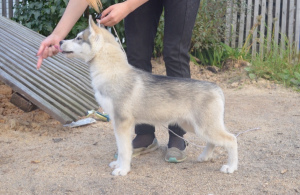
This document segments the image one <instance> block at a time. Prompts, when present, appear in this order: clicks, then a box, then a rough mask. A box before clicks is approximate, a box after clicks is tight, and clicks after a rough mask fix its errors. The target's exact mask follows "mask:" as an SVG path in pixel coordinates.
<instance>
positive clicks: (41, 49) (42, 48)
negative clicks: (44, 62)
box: [36, 43, 45, 56]
mask: <svg viewBox="0 0 300 195" xmlns="http://www.w3.org/2000/svg"><path fill="white" fill-rule="evenodd" d="M44 49H45V44H44V43H41V45H40V48H39V50H38V52H37V53H36V56H40V55H41V54H42V53H44Z"/></svg>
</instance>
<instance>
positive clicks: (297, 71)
mask: <svg viewBox="0 0 300 195" xmlns="http://www.w3.org/2000/svg"><path fill="white" fill-rule="evenodd" d="M285 40H286V41H285V43H284V45H285V49H281V48H280V47H279V45H278V44H277V43H275V42H274V41H272V44H271V46H270V47H269V48H268V47H267V41H265V43H264V53H263V55H261V54H257V55H256V56H253V57H252V60H251V64H252V66H250V67H247V68H245V70H246V71H247V72H248V74H249V77H250V78H251V79H257V78H260V77H261V78H264V79H268V80H272V81H277V82H279V83H283V84H284V85H285V86H287V87H293V88H296V89H297V90H300V54H299V53H297V52H296V46H295V45H290V44H289V41H288V39H287V38H286V37H285Z"/></svg>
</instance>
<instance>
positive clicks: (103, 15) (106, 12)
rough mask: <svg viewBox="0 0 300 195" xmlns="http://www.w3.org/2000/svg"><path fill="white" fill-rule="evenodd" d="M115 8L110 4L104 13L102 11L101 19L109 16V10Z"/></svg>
mask: <svg viewBox="0 0 300 195" xmlns="http://www.w3.org/2000/svg"><path fill="white" fill-rule="evenodd" d="M112 9H113V7H112V6H109V7H108V8H106V9H105V10H104V11H103V12H102V13H101V20H102V19H103V18H105V17H107V15H108V14H109V12H111V10H112Z"/></svg>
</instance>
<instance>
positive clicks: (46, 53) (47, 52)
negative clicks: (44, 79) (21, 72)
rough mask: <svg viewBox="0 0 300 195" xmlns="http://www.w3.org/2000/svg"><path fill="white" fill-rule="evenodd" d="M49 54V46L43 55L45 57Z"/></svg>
mask: <svg viewBox="0 0 300 195" xmlns="http://www.w3.org/2000/svg"><path fill="white" fill-rule="evenodd" d="M48 54H49V47H46V48H45V49H44V52H43V53H42V55H41V56H42V57H43V58H44V59H45V58H47V57H48Z"/></svg>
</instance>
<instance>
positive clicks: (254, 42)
mask: <svg viewBox="0 0 300 195" xmlns="http://www.w3.org/2000/svg"><path fill="white" fill-rule="evenodd" d="M258 8H259V0H255V2H254V14H253V20H254V22H253V23H254V25H255V24H257V22H258V21H257V17H258ZM257 28H258V26H257V27H256V28H255V29H254V32H253V41H252V44H253V45H252V56H255V55H256V47H257V45H256V44H257V40H256V38H257Z"/></svg>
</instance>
